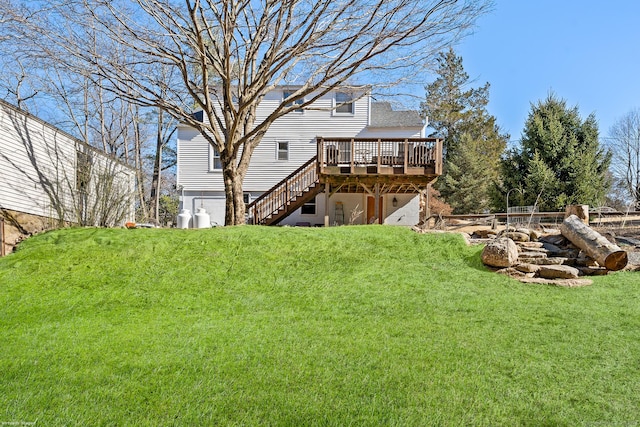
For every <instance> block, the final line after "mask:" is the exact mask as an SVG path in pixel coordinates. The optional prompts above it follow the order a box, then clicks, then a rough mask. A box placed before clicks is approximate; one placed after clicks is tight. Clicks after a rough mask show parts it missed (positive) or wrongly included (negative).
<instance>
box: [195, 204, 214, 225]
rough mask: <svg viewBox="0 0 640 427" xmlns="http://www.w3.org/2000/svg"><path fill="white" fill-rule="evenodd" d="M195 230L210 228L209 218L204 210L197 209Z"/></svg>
mask: <svg viewBox="0 0 640 427" xmlns="http://www.w3.org/2000/svg"><path fill="white" fill-rule="evenodd" d="M195 227H196V228H210V227H211V217H209V214H208V213H207V210H206V209H205V208H198V212H196V223H195Z"/></svg>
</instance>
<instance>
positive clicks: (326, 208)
mask: <svg viewBox="0 0 640 427" xmlns="http://www.w3.org/2000/svg"><path fill="white" fill-rule="evenodd" d="M324 226H325V227H328V226H329V183H328V182H327V183H325V184H324Z"/></svg>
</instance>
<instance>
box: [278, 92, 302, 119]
mask: <svg viewBox="0 0 640 427" xmlns="http://www.w3.org/2000/svg"><path fill="white" fill-rule="evenodd" d="M294 93H295V91H292V90H283V91H282V102H284V100H285V99H287V98H288V97H290V96H291V95H293V94H294ZM303 103H304V98H302V99H297V100H295V101H292V102H287V103H286V104H285V107H289V106H291V105H294V104H296V105H302V104H303ZM291 112H292V113H298V114H302V113H304V109H303V108H296V109H295V110H293V111H291Z"/></svg>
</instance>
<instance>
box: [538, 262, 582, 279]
mask: <svg viewBox="0 0 640 427" xmlns="http://www.w3.org/2000/svg"><path fill="white" fill-rule="evenodd" d="M579 274H580V271H578V269H577V268H573V267H569V266H568V265H541V266H540V269H539V270H538V276H540V277H542V278H544V279H577V278H578V275H579Z"/></svg>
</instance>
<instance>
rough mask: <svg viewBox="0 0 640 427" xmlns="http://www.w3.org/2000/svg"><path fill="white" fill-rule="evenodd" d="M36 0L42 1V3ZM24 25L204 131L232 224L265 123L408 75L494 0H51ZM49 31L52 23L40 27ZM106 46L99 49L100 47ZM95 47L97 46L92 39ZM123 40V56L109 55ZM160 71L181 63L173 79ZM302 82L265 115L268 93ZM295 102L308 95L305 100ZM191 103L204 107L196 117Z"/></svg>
mask: <svg viewBox="0 0 640 427" xmlns="http://www.w3.org/2000/svg"><path fill="white" fill-rule="evenodd" d="M36 3H38V2H36ZM47 5H48V6H49V7H48V8H47V10H46V12H45V13H41V14H38V13H37V11H35V10H34V11H30V14H28V16H29V19H27V20H25V22H26V23H27V24H28V25H25V26H24V27H22V28H21V30H22V31H28V32H30V33H31V34H36V33H35V32H36V31H38V30H39V29H40V31H39V32H38V33H37V34H38V35H39V36H40V37H43V38H44V39H46V40H44V41H43V42H42V43H41V44H40V46H41V48H42V49H43V52H44V54H45V55H46V56H47V57H50V58H56V59H57V60H59V61H61V63H63V64H64V66H65V67H66V68H67V69H70V70H74V71H76V72H78V73H81V72H83V71H84V72H89V73H90V77H91V78H92V80H93V82H94V83H95V84H97V85H101V86H102V87H104V88H105V89H107V90H110V91H112V92H114V93H116V94H117V95H118V96H120V97H122V98H124V99H127V100H129V101H131V102H135V103H138V104H140V105H143V106H152V107H157V108H161V109H162V110H163V111H165V112H167V113H168V114H170V115H171V116H173V117H174V118H175V119H177V120H179V121H180V122H182V123H185V124H188V125H190V126H193V127H194V128H196V129H197V130H199V131H200V132H201V133H202V134H203V136H204V137H205V138H206V139H207V141H208V142H209V143H210V144H211V145H212V146H213V147H214V149H215V150H217V152H218V153H219V154H220V160H221V163H222V168H223V176H224V185H225V193H226V200H227V202H226V215H225V222H226V224H241V223H243V222H244V209H245V207H244V201H243V192H242V183H243V180H244V177H245V174H246V172H247V169H248V166H249V161H250V158H251V156H252V154H253V152H254V149H255V148H256V146H257V145H258V144H259V143H260V141H261V139H262V137H263V136H264V134H265V132H266V131H267V129H268V128H269V127H270V126H271V124H272V123H273V122H274V121H275V120H276V119H277V118H279V117H281V116H283V115H284V114H287V113H288V112H290V111H292V110H293V109H299V108H306V107H309V106H310V105H311V104H312V103H313V102H314V101H315V100H317V99H318V98H319V97H321V96H323V95H324V94H326V93H328V92H330V91H331V90H332V89H334V88H336V87H339V86H345V85H349V84H353V83H354V82H356V81H357V80H359V81H361V82H366V83H367V84H368V85H371V86H372V87H376V86H377V85H385V86H389V85H390V84H393V83H399V82H402V81H405V79H407V78H409V77H410V75H414V74H415V73H419V72H421V71H422V70H424V69H425V68H426V67H428V66H430V65H431V64H432V63H433V60H434V59H435V58H436V55H437V53H438V52H440V51H441V50H442V49H443V48H445V47H446V46H449V45H450V44H451V43H452V42H454V41H456V40H457V39H458V38H459V37H461V36H462V35H464V34H465V33H466V32H467V31H468V30H469V29H470V28H471V26H472V25H473V24H474V22H475V20H476V18H477V17H478V16H479V15H481V14H483V13H485V12H486V11H488V9H489V8H490V6H491V0H428V1H425V0H423V1H418V0H338V1H336V0H263V1H260V2H255V1H250V0H240V1H238V0H64V1H62V0H52V1H48V2H47ZM42 28H46V31H42V30H41V29H42ZM96 42H97V43H100V44H101V47H99V48H95V43H96ZM90 44H91V45H90ZM114 46H118V49H120V50H121V51H126V54H125V55H112V54H110V52H111V51H112V49H113V47H114ZM158 67H169V68H171V69H173V70H175V73H174V75H175V76H176V77H177V78H176V79H174V80H171V81H167V80H166V79H164V78H163V77H164V76H163V75H162V73H158ZM282 84H292V85H294V84H295V85H296V88H297V89H296V90H295V91H294V92H293V93H292V94H291V95H290V96H289V97H288V98H287V99H285V100H283V101H282V102H281V103H280V105H278V106H277V107H276V108H275V109H274V110H273V112H272V113H271V114H270V115H268V116H267V117H265V118H260V119H258V118H257V117H256V108H257V106H258V104H259V103H260V102H261V100H262V99H263V97H264V96H265V95H266V94H267V93H268V92H270V91H272V90H273V89H274V88H276V87H277V86H278V85H282ZM294 101H301V102H302V104H296V103H295V102H294ZM194 110H202V111H203V113H204V117H205V120H203V121H199V120H197V119H196V118H195V117H194V116H193V115H192V113H193V111H194Z"/></svg>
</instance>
